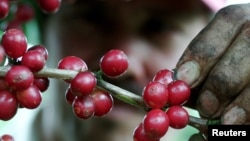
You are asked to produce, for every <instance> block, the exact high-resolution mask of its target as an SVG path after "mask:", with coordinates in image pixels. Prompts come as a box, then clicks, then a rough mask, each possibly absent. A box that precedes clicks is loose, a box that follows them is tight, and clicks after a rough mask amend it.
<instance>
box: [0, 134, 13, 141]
mask: <svg viewBox="0 0 250 141" xmlns="http://www.w3.org/2000/svg"><path fill="white" fill-rule="evenodd" d="M0 141H15V140H14V137H13V136H12V135H9V134H4V135H2V136H1V137H0Z"/></svg>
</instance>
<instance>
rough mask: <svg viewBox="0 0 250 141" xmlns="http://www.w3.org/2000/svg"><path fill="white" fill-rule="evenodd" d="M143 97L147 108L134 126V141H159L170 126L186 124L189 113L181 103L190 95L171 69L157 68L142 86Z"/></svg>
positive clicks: (183, 125) (175, 127) (179, 127)
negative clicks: (149, 79)
mask: <svg viewBox="0 0 250 141" xmlns="http://www.w3.org/2000/svg"><path fill="white" fill-rule="evenodd" d="M142 97H143V100H144V102H145V104H146V105H147V107H148V108H149V111H148V112H147V113H146V115H145V116H144V118H143V121H142V122H141V123H140V124H139V125H138V126H137V127H136V128H135V130H134V134H133V138H134V141H159V140H160V138H161V137H163V136H164V135H165V134H166V132H167V131H168V128H169V127H172V128H174V129H181V128H184V127H185V126H186V125H187V124H188V122H189V115H188V112H187V111H186V109H184V108H183V107H182V105H183V104H184V103H185V102H186V101H187V100H188V98H189V97H190V87H189V86H188V85H187V84H186V83H185V82H184V81H182V80H174V79H173V72H172V71H171V70H168V69H162V70H160V71H158V72H157V73H156V74H155V76H154V77H153V80H152V81H151V82H149V83H148V84H147V85H146V86H145V87H144V89H143V92H142Z"/></svg>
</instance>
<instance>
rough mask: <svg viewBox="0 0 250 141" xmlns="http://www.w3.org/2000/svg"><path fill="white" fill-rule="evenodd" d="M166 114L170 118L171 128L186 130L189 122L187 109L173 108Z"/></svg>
mask: <svg viewBox="0 0 250 141" xmlns="http://www.w3.org/2000/svg"><path fill="white" fill-rule="evenodd" d="M166 113H167V115H168V117H169V121H170V127H172V128H175V129H181V128H184V127H186V125H187V124H188V122H189V114H188V112H187V111H186V109H184V108H183V107H181V106H171V107H169V109H168V110H167V112H166Z"/></svg>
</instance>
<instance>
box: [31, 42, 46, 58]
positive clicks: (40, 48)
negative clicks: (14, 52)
mask: <svg viewBox="0 0 250 141" xmlns="http://www.w3.org/2000/svg"><path fill="white" fill-rule="evenodd" d="M31 50H32V51H38V52H40V53H41V54H42V55H43V56H44V58H45V60H46V61H47V60H48V56H49V54H48V50H47V49H46V48H45V47H44V46H43V45H34V46H32V47H30V48H28V51H31Z"/></svg>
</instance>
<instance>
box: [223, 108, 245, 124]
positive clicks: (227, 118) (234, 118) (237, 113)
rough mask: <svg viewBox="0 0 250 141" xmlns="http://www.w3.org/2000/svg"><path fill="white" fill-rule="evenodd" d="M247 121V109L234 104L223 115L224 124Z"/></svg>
mask: <svg viewBox="0 0 250 141" xmlns="http://www.w3.org/2000/svg"><path fill="white" fill-rule="evenodd" d="M245 121H246V111H245V110H244V109H242V108H241V107H239V106H234V107H233V108H231V109H230V110H229V111H227V112H226V114H224V116H223V117H222V124H243V123H245Z"/></svg>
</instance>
